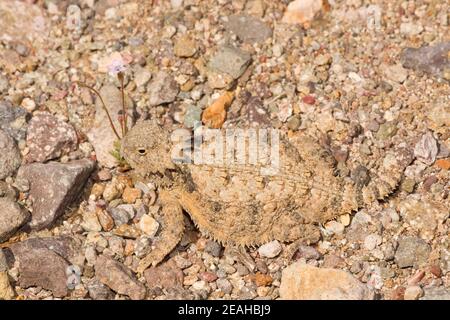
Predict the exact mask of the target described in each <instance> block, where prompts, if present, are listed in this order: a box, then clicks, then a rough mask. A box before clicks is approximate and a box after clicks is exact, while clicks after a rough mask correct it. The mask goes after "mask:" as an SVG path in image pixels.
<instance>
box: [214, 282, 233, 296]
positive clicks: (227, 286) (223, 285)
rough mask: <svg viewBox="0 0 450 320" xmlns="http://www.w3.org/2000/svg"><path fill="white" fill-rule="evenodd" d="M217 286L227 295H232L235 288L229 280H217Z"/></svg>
mask: <svg viewBox="0 0 450 320" xmlns="http://www.w3.org/2000/svg"><path fill="white" fill-rule="evenodd" d="M216 284H217V288H218V289H219V290H220V291H222V292H223V293H225V294H230V293H231V291H233V286H232V285H231V282H230V281H228V280H227V279H217V281H216Z"/></svg>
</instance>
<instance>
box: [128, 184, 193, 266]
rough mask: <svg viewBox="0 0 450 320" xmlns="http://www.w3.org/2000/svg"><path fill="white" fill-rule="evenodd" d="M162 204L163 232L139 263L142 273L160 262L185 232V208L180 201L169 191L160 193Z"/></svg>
mask: <svg viewBox="0 0 450 320" xmlns="http://www.w3.org/2000/svg"><path fill="white" fill-rule="evenodd" d="M159 197H160V201H161V205H162V220H163V221H162V226H161V233H160V234H159V236H158V237H157V239H156V241H155V243H154V244H153V248H152V251H151V252H150V253H149V254H148V255H147V256H145V257H144V258H143V259H142V260H141V261H140V263H139V266H138V269H137V271H138V272H140V273H142V272H144V270H145V269H147V268H148V267H149V266H150V265H152V266H156V265H157V264H158V263H160V262H161V261H162V260H163V259H164V258H165V257H166V256H167V255H168V254H169V253H170V252H171V251H172V250H173V249H174V248H175V247H176V246H177V244H178V243H179V242H180V241H181V238H182V237H183V233H184V218H183V210H182V208H181V206H180V204H179V203H178V201H177V200H176V199H175V198H174V197H172V196H171V195H170V194H169V193H168V192H166V191H161V192H160V194H159Z"/></svg>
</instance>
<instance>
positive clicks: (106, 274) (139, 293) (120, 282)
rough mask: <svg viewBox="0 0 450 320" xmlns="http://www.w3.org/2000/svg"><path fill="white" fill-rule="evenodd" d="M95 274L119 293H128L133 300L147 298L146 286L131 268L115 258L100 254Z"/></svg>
mask: <svg viewBox="0 0 450 320" xmlns="http://www.w3.org/2000/svg"><path fill="white" fill-rule="evenodd" d="M95 275H96V277H97V279H98V280H100V282H102V283H103V284H105V285H107V286H108V287H109V288H111V289H112V290H114V291H115V292H117V293H119V294H123V295H127V296H129V297H130V298H131V299H133V300H142V299H144V298H145V295H146V289H145V286H144V285H143V284H142V283H140V282H139V281H138V280H137V278H136V276H135V275H134V274H133V272H132V271H131V270H130V269H128V268H127V267H126V266H124V265H123V264H122V263H120V262H119V261H116V260H114V259H113V258H110V257H107V256H105V255H101V256H99V257H98V258H97V261H96V263H95Z"/></svg>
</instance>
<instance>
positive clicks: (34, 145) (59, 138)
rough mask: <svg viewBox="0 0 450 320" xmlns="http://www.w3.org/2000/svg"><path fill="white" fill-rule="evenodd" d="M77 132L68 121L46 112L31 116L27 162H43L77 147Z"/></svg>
mask: <svg viewBox="0 0 450 320" xmlns="http://www.w3.org/2000/svg"><path fill="white" fill-rule="evenodd" d="M77 143H78V138H77V133H76V131H75V129H74V128H73V127H72V126H71V125H70V124H68V123H66V122H64V121H62V120H60V119H58V118H57V117H55V116H54V115H52V114H51V113H48V112H40V113H37V114H35V115H34V116H33V118H31V120H30V123H29V126H28V132H27V146H28V148H29V153H28V154H27V155H26V156H25V160H26V161H27V162H28V163H31V162H45V161H47V160H51V159H55V158H58V157H60V156H61V155H63V154H67V153H69V152H70V151H74V150H76V149H77Z"/></svg>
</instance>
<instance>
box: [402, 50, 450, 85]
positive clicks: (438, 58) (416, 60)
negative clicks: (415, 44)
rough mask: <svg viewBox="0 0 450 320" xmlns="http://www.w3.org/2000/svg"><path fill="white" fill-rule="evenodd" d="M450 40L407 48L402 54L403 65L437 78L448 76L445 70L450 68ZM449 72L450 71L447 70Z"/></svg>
mask: <svg viewBox="0 0 450 320" xmlns="http://www.w3.org/2000/svg"><path fill="white" fill-rule="evenodd" d="M449 51H450V41H446V42H441V43H438V44H436V45H434V46H425V47H421V48H406V49H405V50H403V52H402V54H401V58H400V59H401V62H402V64H403V67H405V68H409V69H414V70H417V71H423V72H425V73H428V74H430V75H433V76H435V77H437V78H446V79H447V80H450V79H448V78H447V77H446V76H445V74H444V73H445V70H446V69H447V70H448V69H449V68H450V59H449V57H448V52H449ZM447 72H448V71H447Z"/></svg>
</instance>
